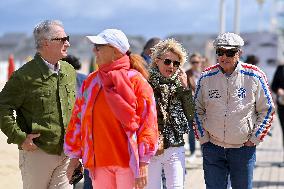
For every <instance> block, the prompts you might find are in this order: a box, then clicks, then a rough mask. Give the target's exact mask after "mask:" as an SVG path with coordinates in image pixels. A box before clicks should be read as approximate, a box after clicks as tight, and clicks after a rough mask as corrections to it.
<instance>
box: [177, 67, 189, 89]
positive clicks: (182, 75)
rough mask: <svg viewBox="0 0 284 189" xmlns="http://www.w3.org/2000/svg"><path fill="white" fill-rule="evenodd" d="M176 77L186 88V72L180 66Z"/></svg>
mask: <svg viewBox="0 0 284 189" xmlns="http://www.w3.org/2000/svg"><path fill="white" fill-rule="evenodd" d="M178 77H179V80H180V82H181V85H182V86H183V88H185V89H187V88H188V84H187V75H186V73H185V72H184V71H183V69H181V68H179V74H178Z"/></svg>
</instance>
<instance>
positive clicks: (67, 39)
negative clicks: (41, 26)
mask: <svg viewBox="0 0 284 189" xmlns="http://www.w3.org/2000/svg"><path fill="white" fill-rule="evenodd" d="M51 41H61V42H62V43H65V42H66V41H68V42H69V36H66V37H61V38H59V37H57V38H52V39H51Z"/></svg>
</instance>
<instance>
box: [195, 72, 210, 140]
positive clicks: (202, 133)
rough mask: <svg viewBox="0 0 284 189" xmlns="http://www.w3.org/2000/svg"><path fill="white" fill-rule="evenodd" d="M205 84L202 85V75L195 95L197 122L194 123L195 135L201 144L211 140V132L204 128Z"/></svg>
mask: <svg viewBox="0 0 284 189" xmlns="http://www.w3.org/2000/svg"><path fill="white" fill-rule="evenodd" d="M203 87H204V86H203V85H202V77H201V78H200V79H199V81H198V83H197V86H196V90H195V96H194V103H195V116H194V118H195V124H194V125H193V129H194V133H195V137H196V139H197V140H199V141H200V144H204V143H206V142H208V141H209V134H208V132H207V131H206V130H205V129H204V128H203V125H202V124H203V120H204V119H205V113H206V109H205V104H204V98H205V97H204V96H203V92H202V91H203Z"/></svg>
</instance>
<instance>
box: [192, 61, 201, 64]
mask: <svg viewBox="0 0 284 189" xmlns="http://www.w3.org/2000/svg"><path fill="white" fill-rule="evenodd" d="M190 63H191V64H199V63H200V62H198V61H193V62H190Z"/></svg>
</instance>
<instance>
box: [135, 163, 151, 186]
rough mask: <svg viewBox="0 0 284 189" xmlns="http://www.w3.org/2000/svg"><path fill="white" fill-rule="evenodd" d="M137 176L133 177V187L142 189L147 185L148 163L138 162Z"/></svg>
mask: <svg viewBox="0 0 284 189" xmlns="http://www.w3.org/2000/svg"><path fill="white" fill-rule="evenodd" d="M139 176H140V177H139V178H136V179H135V188H136V189H143V188H145V186H146V185H147V179H148V164H146V163H143V162H140V166H139Z"/></svg>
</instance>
